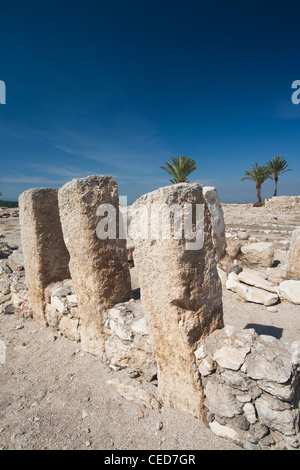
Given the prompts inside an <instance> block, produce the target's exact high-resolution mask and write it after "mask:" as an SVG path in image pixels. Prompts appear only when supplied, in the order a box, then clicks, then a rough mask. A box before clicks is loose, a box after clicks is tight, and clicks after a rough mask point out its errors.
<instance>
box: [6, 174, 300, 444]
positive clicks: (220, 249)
mask: <svg viewBox="0 0 300 470" xmlns="http://www.w3.org/2000/svg"><path fill="white" fill-rule="evenodd" d="M204 192H205V197H204V196H203V192H202V187H201V185H199V184H186V183H182V184H177V185H173V186H168V187H165V188H160V189H158V190H157V191H154V192H152V193H149V194H146V195H144V196H142V197H141V198H140V199H138V201H136V203H135V204H134V205H133V206H132V208H131V209H132V210H131V222H132V224H131V225H132V227H131V233H130V243H131V244H132V243H134V245H132V250H131V256H130V263H131V264H129V263H128V254H127V250H126V239H125V238H124V232H123V229H122V226H121V223H120V220H119V201H118V191H117V184H116V182H115V181H114V180H113V179H112V178H111V177H109V176H90V177H88V178H81V179H76V180H73V181H71V182H69V183H67V184H66V185H64V186H63V187H62V188H60V189H59V191H57V190H55V189H52V188H43V189H32V190H29V191H26V192H25V193H23V194H22V195H21V196H20V199H19V204H20V222H21V234H22V248H23V253H24V263H25V274H26V284H25V281H24V277H22V271H19V267H18V266H19V264H18V263H17V264H16V272H14V273H12V269H11V268H10V267H9V266H6V265H5V264H3V266H1V269H2V270H1V271H0V280H1V286H0V287H1V289H0V290H1V296H2V300H3V302H4V303H3V302H2V309H1V310H2V313H4V314H11V313H16V314H19V315H20V314H22V315H23V316H24V318H26V317H27V316H28V315H29V312H30V311H31V310H30V306H31V308H32V314H33V317H34V319H36V320H37V321H39V322H42V323H45V324H47V325H49V327H51V328H52V329H54V330H55V331H58V332H60V333H61V334H62V335H64V336H65V337H67V338H69V339H70V340H72V341H77V342H78V343H79V342H80V343H81V346H82V349H83V350H85V351H88V352H91V353H93V354H98V355H100V356H101V357H102V359H103V360H104V361H105V363H106V364H107V365H108V366H109V367H110V368H111V369H112V370H114V371H120V374H122V373H123V372H127V373H128V376H129V377H130V380H129V381H128V379H127V380H125V381H124V380H123V381H121V382H120V381H118V380H115V379H114V380H112V381H111V385H113V386H115V387H116V389H117V391H118V392H119V393H120V394H121V395H122V396H123V397H125V398H126V399H129V400H134V401H136V402H137V403H139V404H141V405H144V406H146V407H150V408H155V409H158V408H160V407H161V406H172V407H175V408H177V409H179V410H182V411H186V412H189V413H192V414H193V415H194V416H196V417H198V418H200V419H202V420H203V422H204V423H206V424H207V425H209V427H210V428H211V430H212V431H213V432H214V433H216V434H217V435H219V436H222V437H226V438H229V439H233V440H234V441H235V442H236V443H237V444H239V445H240V446H242V447H243V448H245V449H267V448H275V449H284V448H288V449H290V448H292V449H293V448H299V447H300V435H299V398H300V385H299V384H300V381H299V371H300V341H298V342H293V343H284V342H282V341H280V340H277V339H275V338H273V337H271V336H265V335H260V336H259V335H258V334H257V333H256V332H255V331H254V330H251V329H245V330H237V329H235V328H233V327H231V326H228V325H227V326H225V327H224V325H223V309H222V287H221V280H220V277H219V275H218V271H217V260H218V259H220V257H222V256H223V254H224V250H225V246H226V242H225V239H224V238H225V237H223V228H222V227H223V225H222V224H223V222H222V220H223V218H222V214H221V213H220V211H222V209H221V208H220V206H219V204H218V197H217V192H216V190H215V188H208V189H207V190H206V191H204ZM296 203H298V202H297V201H296ZM191 208H192V210H191V212H190V214H191V217H190V219H188V220H189V222H190V224H188V225H189V227H188V229H187V230H186V226H185V222H186V220H187V219H185V216H186V214H187V213H188V209H191ZM178 213H179V214H180V216H179V217H178ZM163 221H165V222H166V221H167V222H168V224H169V225H168V226H167V227H166V226H165V227H163V226H162V225H161V224H162V222H163ZM111 228H112V232H111V231H110V229H111ZM106 232H107V236H106ZM114 232H115V236H113V237H111V235H112V233H114ZM298 232H299V231H297V230H295V233H294V235H293V240H292V244H291V252H290V263H289V269H290V271H292V272H293V276H295V277H294V280H287V281H284V282H282V283H281V284H280V288H279V293H278V292H277V290H276V291H275V292H273V288H272V287H270V285H269V283H267V281H265V280H263V279H260V278H259V277H257V276H252V277H251V276H249V275H248V276H247V277H245V273H240V274H239V275H237V274H234V275H235V278H229V276H228V279H229V281H230V282H231V284H230V285H231V287H232V289H233V290H236V291H238V289H241V288H242V287H243V292H242V293H243V294H245V292H246V291H245V289H246V290H247V292H246V294H247V295H246V298H247V296H248V297H249V295H250V294H251V296H250V297H251V301H257V292H256V291H257V290H259V289H260V288H262V289H266V293H267V295H268V297H267V298H266V294H265V297H264V299H263V301H262V299H261V298H260V299H259V300H260V302H262V303H265V304H266V305H269V304H270V302H273V300H274V301H277V299H278V295H279V294H280V295H283V291H284V295H285V296H288V298H290V297H291V296H292V297H293V301H294V302H295V303H300V300H298V297H297V299H296V300H295V299H294V296H295V291H294V290H292V288H293V286H294V283H297V286H296V294H297V292H299V283H300V281H299V280H295V279H296V272H295V269H296V270H297V266H298V264H299V263H298V261H299V246H298V245H299V243H298V241H299V233H298ZM121 235H122V236H121ZM193 237H194V239H193ZM252 245H253V244H252ZM256 245H257V244H256ZM228 248H230V247H227V251H228ZM250 248H251V250H252V251H251V252H248V253H246V254H245V253H244V256H246V255H247V256H248V257H250V259H252V260H253V259H254V260H255V259H256V258H255V257H256V256H257V251H258V255H259V256H260V255H261V252H262V251H265V250H261V246H259V247H257V246H255V247H253V246H250ZM254 248H255V250H254ZM258 248H259V250H258ZM264 248H266V246H264ZM253 250H254V254H253ZM132 252H133V258H134V263H135V266H136V268H137V270H138V279H139V286H140V288H141V299H136V298H135V299H133V298H132V297H133V295H132V294H133V293H132V290H131V281H130V271H129V266H132V263H133V260H132ZM14 261H16V259H15V260H14ZM297 263H298V264H297ZM10 266H14V263H12V264H11V265H10ZM13 269H15V268H13ZM219 272H221V270H220V269H219ZM297 272H298V271H297ZM231 276H233V273H231ZM297 279H299V278H297ZM223 282H224V283H225V282H226V280H224V281H223ZM227 282H228V281H227ZM291 283H293V286H291V285H290V284H291ZM246 284H247V286H248V287H246V288H245V285H246ZM283 284H284V285H283ZM241 286H242V287H241ZM239 293H240V295H241V292H240V291H239ZM254 295H256V297H255V298H254V297H253V296H254ZM260 296H261V294H260ZM248 300H249V299H248ZM122 377H123V378H124V375H123V376H122ZM136 378H137V379H138V381H137V382H134V380H135V379H136ZM129 382H130V383H129ZM136 384H138V385H136ZM141 384H142V386H141Z"/></svg>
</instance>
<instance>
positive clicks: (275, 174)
mask: <svg viewBox="0 0 300 470" xmlns="http://www.w3.org/2000/svg"><path fill="white" fill-rule="evenodd" d="M267 164H268V168H269V170H270V174H271V176H272V178H273V179H274V182H275V190H274V196H277V182H278V179H279V177H280V176H281V175H283V173H286V172H287V171H292V168H289V169H287V167H288V163H287V161H286V160H285V159H284V158H283V157H280V156H279V155H278V156H276V155H275V157H274V158H273V161H271V160H269V161H268V162H267Z"/></svg>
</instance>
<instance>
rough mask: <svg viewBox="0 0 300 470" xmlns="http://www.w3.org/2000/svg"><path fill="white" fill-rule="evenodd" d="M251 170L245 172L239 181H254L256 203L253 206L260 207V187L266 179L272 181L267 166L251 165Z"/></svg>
mask: <svg viewBox="0 0 300 470" xmlns="http://www.w3.org/2000/svg"><path fill="white" fill-rule="evenodd" d="M251 168H252V170H245V176H244V177H243V178H242V179H241V181H244V180H252V181H255V183H256V194H257V201H256V203H255V205H257V206H260V205H261V204H262V202H261V194H260V193H261V186H262V184H263V183H264V181H266V179H272V177H271V175H270V169H269V167H268V166H265V165H262V166H260V165H258V164H257V163H255V165H252V167H251Z"/></svg>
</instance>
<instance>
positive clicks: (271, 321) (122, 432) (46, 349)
mask: <svg viewBox="0 0 300 470" xmlns="http://www.w3.org/2000/svg"><path fill="white" fill-rule="evenodd" d="M241 209H243V208H242V207H239V206H234V205H232V206H231V205H230V206H227V205H226V206H225V207H224V215H225V221H226V224H227V227H228V232H230V233H231V235H232V234H233V233H234V232H233V231H234V230H235V229H238V228H241V227H242V228H246V229H247V230H249V231H250V232H251V235H252V234H254V232H255V236H256V237H257V238H258V239H264V240H265V239H272V240H273V241H274V243H277V246H278V249H277V251H276V254H277V259H278V261H280V262H279V263H278V264H277V266H276V267H275V268H271V270H273V271H274V270H277V271H278V270H282V269H284V264H285V262H286V255H287V249H288V242H289V240H290V235H291V231H292V230H293V228H295V227H296V226H297V225H300V216H299V215H297V216H295V214H292V215H291V216H290V217H286V214H285V215H284V216H282V218H277V219H276V220H273V218H272V217H274V216H273V215H271V216H270V220H267V217H266V216H267V214H266V213H264V212H263V211H262V210H261V208H259V209H258V210H259V211H260V213H259V214H260V215H259V217H258V220H256V217H257V214H258V212H257V209H256V211H255V212H253V211H252V209H249V211H248V214H247V219H246V220H244V219H243V217H244V214H245V211H244V210H241ZM250 212H251V213H252V212H253V215H252V218H251V217H250ZM298 216H299V217H298ZM274 222H275V225H274ZM266 230H267V231H268V230H269V231H270V232H269V233H265V231H266ZM0 232H1V233H2V234H3V235H4V236H5V238H2V240H1V241H6V240H7V241H9V242H11V243H16V244H19V243H20V240H19V225H18V219H14V218H9V219H0ZM282 241H285V243H282ZM271 274H272V275H273V274H274V273H273V272H271ZM275 274H276V273H275ZM223 304H224V320H225V323H226V324H231V325H234V326H237V327H241V328H249V327H251V328H255V329H256V330H257V332H258V333H263V334H271V335H274V336H276V337H278V338H279V337H280V338H282V339H283V340H285V341H292V340H294V339H299V338H300V334H299V333H300V306H296V305H293V304H291V303H289V302H282V303H280V304H279V305H277V306H276V309H277V312H270V311H269V310H268V309H267V308H266V307H264V306H261V305H256V304H251V303H247V302H245V301H243V300H242V299H240V298H239V297H238V296H237V295H236V294H234V293H233V292H230V291H227V289H226V288H224V292H223ZM0 340H2V341H4V343H5V345H6V363H5V364H2V365H1V364H0V391H1V396H0V448H2V449H26V450H27V449H28V450H29V449H70V450H72V449H74V450H75V449H76V450H81V449H83V450H94V449H98V450H99V449H103V450H106V451H107V450H109V451H113V450H139V449H144V450H147V449H149V450H165V449H168V450H208V449H209V450H240V448H239V447H238V446H236V445H235V444H234V443H232V442H231V441H228V440H225V439H221V438H218V437H217V436H215V435H214V434H213V433H212V432H211V431H210V430H209V429H207V428H205V427H204V426H203V425H202V424H201V423H200V422H199V421H198V420H196V419H194V418H193V417H191V416H189V415H187V414H183V413H180V412H178V411H175V410H172V409H168V408H166V407H162V408H161V409H160V410H153V409H148V408H145V407H143V406H141V405H138V404H136V403H134V402H130V401H127V400H125V399H124V398H122V397H121V396H120V395H119V394H118V393H117V391H116V390H115V387H114V386H113V385H109V384H108V383H107V382H108V381H109V380H111V379H114V378H118V374H119V373H118V372H112V371H110V370H109V368H108V367H107V366H105V364H104V363H103V362H102V360H101V359H100V358H97V357H94V356H92V355H90V354H86V353H83V352H82V351H81V349H80V344H77V343H75V342H72V341H70V340H67V339H65V338H64V337H62V336H58V335H57V333H55V332H53V331H51V329H50V328H44V327H41V326H40V325H39V324H37V323H36V322H34V321H33V320H31V319H27V320H26V321H25V320H24V319H23V318H21V317H18V316H16V315H0ZM138 380H139V379H138V378H137V379H132V384H137V385H138Z"/></svg>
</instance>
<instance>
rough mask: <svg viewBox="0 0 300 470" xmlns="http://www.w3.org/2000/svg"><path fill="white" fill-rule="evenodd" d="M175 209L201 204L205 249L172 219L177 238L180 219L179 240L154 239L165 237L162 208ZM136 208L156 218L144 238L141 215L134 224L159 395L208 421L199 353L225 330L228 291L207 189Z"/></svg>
mask: <svg viewBox="0 0 300 470" xmlns="http://www.w3.org/2000/svg"><path fill="white" fill-rule="evenodd" d="M172 205H173V207H174V205H175V206H176V208H177V209H176V210H177V212H178V207H179V208H181V209H183V207H184V206H185V205H189V206H188V207H190V206H192V207H193V209H194V210H195V209H196V205H197V206H198V207H199V208H200V209H201V208H202V209H203V210H204V217H203V224H201V223H200V225H199V224H198V226H197V220H196V219H195V218H194V220H193V228H194V229H195V226H197V234H198V236H199V233H200V231H201V229H202V233H203V229H204V241H203V246H202V245H201V243H200V246H198V245H197V244H195V245H194V246H193V244H192V243H190V242H189V243H188V241H187V240H186V238H185V235H186V234H185V233H184V234H183V237H182V238H181V239H179V238H178V237H179V234H180V228H178V220H177V218H176V220H175V218H173V217H172V216H171V217H170V220H171V221H172V222H171V226H172V229H171V234H172V231H173V230H174V227H173V225H174V221H175V222H176V223H175V225H176V233H177V235H176V237H174V236H171V237H169V238H168V239H166V238H165V237H163V236H161V237H158V238H157V239H154V238H153V237H152V236H151V234H152V233H153V234H156V235H157V234H158V233H159V229H158V226H159V217H158V216H157V208H158V207H159V206H161V207H162V212H163V214H164V216H163V217H164V220H166V217H165V214H166V213H167V211H165V208H166V207H167V208H169V209H170V207H171V206H172ZM134 207H135V208H136V213H137V214H138V213H140V214H142V217H145V213H144V211H143V208H146V209H147V211H148V214H150V217H149V219H148V222H149V226H148V235H149V233H150V236H147V233H146V232H147V227H146V228H145V226H144V227H143V229H141V227H140V231H139V233H140V235H141V236H139V235H138V233H137V227H138V225H139V223H138V222H139V220H138V219H140V216H138V215H136V218H137V220H136V221H133V222H134V224H133V225H134V230H133V232H132V233H133V234H134V235H135V238H136V239H135V251H134V253H133V256H134V261H135V265H136V267H137V270H138V274H139V280H140V287H141V298H142V302H143V304H144V311H145V317H146V321H147V325H148V330H149V335H150V338H151V342H152V347H153V351H154V355H155V358H156V361H157V365H158V387H159V393H160V395H161V398H162V399H163V401H164V403H165V404H167V405H169V406H171V407H174V408H178V409H180V410H182V411H188V412H190V413H192V414H193V415H194V416H196V417H199V418H201V417H204V416H203V413H204V411H203V410H204V406H203V392H202V388H201V383H200V380H199V372H198V369H197V366H196V362H195V357H194V351H195V350H196V349H197V346H198V344H199V342H200V340H201V338H203V337H204V336H206V335H208V334H210V333H211V332H212V331H214V330H215V329H217V328H222V327H223V307H222V287H221V281H220V279H219V276H218V273H217V266H216V259H215V255H216V252H215V247H214V244H213V241H212V221H211V215H210V211H209V209H208V206H207V204H206V202H205V200H204V198H203V194H202V186H201V185H200V184H187V183H181V184H176V185H172V186H168V187H164V188H160V189H158V190H157V191H154V192H152V193H149V194H146V195H144V196H142V197H141V198H139V199H138V200H137V201H136V203H135V204H134ZM186 207H187V206H186ZM133 212H135V211H133ZM200 213H201V211H200ZM172 224H173V225H172ZM201 225H202V226H201ZM184 228H185V225H184ZM174 234H175V232H174ZM161 235H162V233H161ZM199 238H200V241H201V237H200V236H199Z"/></svg>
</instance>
